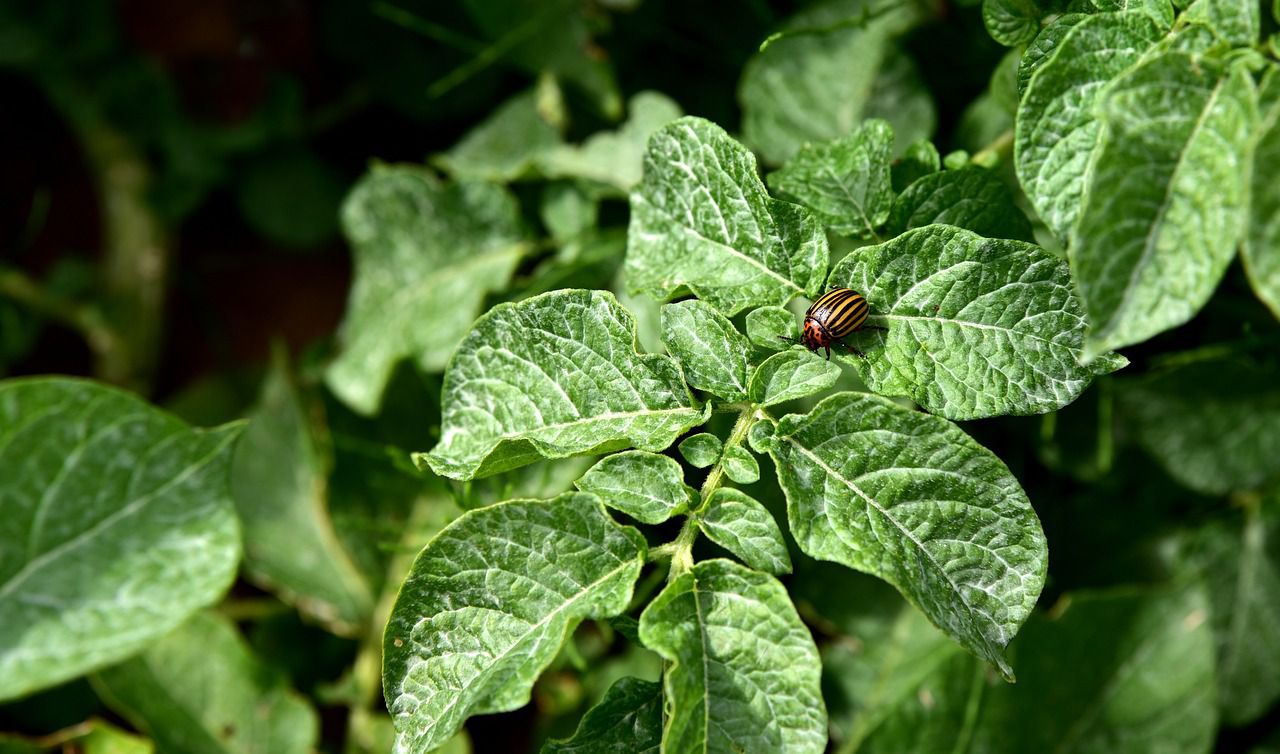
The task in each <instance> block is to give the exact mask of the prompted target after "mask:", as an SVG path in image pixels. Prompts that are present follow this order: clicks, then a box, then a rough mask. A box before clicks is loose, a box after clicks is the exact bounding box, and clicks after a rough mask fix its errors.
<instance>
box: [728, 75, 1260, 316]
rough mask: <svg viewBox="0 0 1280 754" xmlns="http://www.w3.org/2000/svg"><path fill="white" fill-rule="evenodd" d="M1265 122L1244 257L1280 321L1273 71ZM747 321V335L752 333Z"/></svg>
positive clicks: (1256, 161) (1251, 279)
mask: <svg viewBox="0 0 1280 754" xmlns="http://www.w3.org/2000/svg"><path fill="white" fill-rule="evenodd" d="M1258 100H1259V107H1260V110H1261V112H1262V121H1261V123H1260V124H1259V128H1258V130H1257V136H1256V141H1255V146H1254V150H1253V169H1252V172H1251V173H1250V191H1249V216H1248V219H1247V223H1248V226H1247V229H1246V232H1245V237H1244V246H1243V248H1242V254H1241V257H1242V258H1243V259H1244V269H1245V272H1247V273H1248V275H1249V282H1250V283H1252V284H1253V290H1254V292H1255V293H1257V294H1258V298H1260V299H1262V301H1263V303H1265V304H1266V305H1267V306H1268V307H1270V309H1271V312H1272V313H1273V314H1275V316H1276V317H1277V318H1280V181H1276V180H1275V177H1276V176H1277V175H1280V73H1277V72H1276V69H1275V68H1273V69H1272V70H1271V71H1269V72H1268V74H1267V76H1266V78H1264V79H1263V82H1262V88H1261V90H1260V92H1259V94H1258ZM750 323H751V320H750V319H748V320H747V324H748V327H747V333H748V334H750V333H751V328H750Z"/></svg>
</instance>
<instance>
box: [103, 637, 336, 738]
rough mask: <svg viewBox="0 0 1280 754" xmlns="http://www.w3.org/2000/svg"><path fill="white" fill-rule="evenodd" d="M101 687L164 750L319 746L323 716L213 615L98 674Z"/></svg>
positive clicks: (109, 700)
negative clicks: (317, 713) (319, 715)
mask: <svg viewBox="0 0 1280 754" xmlns="http://www.w3.org/2000/svg"><path fill="white" fill-rule="evenodd" d="M93 685H94V688H95V690H97V691H98V693H99V695H100V696H101V697H102V698H103V700H104V701H106V703H107V704H108V706H110V707H111V708H112V709H113V710H115V711H116V712H117V713H119V714H120V715H121V716H122V717H124V718H125V719H126V720H128V721H129V722H130V723H132V724H133V725H134V726H136V727H137V728H138V729H140V730H142V731H145V732H146V733H147V734H148V735H150V736H151V737H152V738H154V739H155V741H156V743H157V745H158V747H159V749H160V750H161V751H172V752H179V751H180V752H189V754H240V753H244V754H250V753H251V752H267V751H270V752H273V753H274V752H279V753H280V754H294V753H296V754H306V752H310V751H313V750H314V749H315V747H316V744H317V743H318V739H319V734H320V719H319V717H318V716H317V715H316V712H315V710H313V709H312V708H311V706H310V705H309V704H308V703H307V702H306V700H304V699H303V698H302V696H301V695H299V694H298V693H297V692H295V691H293V690H292V689H290V688H289V687H288V685H287V684H286V683H285V679H284V678H282V677H279V676H277V675H275V674H273V673H272V671H271V670H270V669H269V668H268V667H267V666H266V665H264V664H263V663H262V662H261V661H260V660H259V659H258V658H257V657H254V656H253V654H251V653H250V651H249V647H248V646H247V645H246V644H245V642H244V640H243V639H242V638H241V637H240V635H239V634H238V633H237V632H236V629H235V626H234V625H232V623H231V622H230V621H229V620H227V619H226V618H221V617H217V616H216V615H214V614H211V613H201V614H197V615H196V616H195V617H193V618H192V619H191V620H189V621H188V622H187V623H186V624H184V625H183V626H182V627H181V628H180V629H178V630H177V631H174V632H173V633H171V634H169V635H168V636H165V637H164V638H162V639H160V640H159V641H157V642H153V643H152V644H151V646H149V647H148V648H147V649H146V651H144V652H143V653H142V654H140V655H138V656H137V657H134V658H133V659H130V660H128V661H126V662H124V663H121V664H120V665H116V666H115V667H112V668H108V669H106V670H104V671H102V672H100V673H98V674H97V675H96V676H94V678H93Z"/></svg>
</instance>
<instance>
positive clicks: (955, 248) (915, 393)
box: [830, 225, 1118, 419]
mask: <svg viewBox="0 0 1280 754" xmlns="http://www.w3.org/2000/svg"><path fill="white" fill-rule="evenodd" d="M830 283H831V284H832V285H843V286H848V287H849V288H853V289H854V290H857V291H861V292H862V294H863V295H864V296H866V299H867V302H868V303H869V304H870V307H871V316H870V317H869V318H868V323H869V324H871V325H878V326H883V327H888V328H889V329H888V332H887V333H880V332H873V333H869V334H868V335H863V336H859V337H858V338H856V339H853V340H852V341H851V342H853V343H854V344H855V345H857V347H859V348H861V349H862V350H863V351H865V352H866V358H861V357H857V356H841V357H839V358H842V359H844V360H845V361H847V362H848V363H850V364H852V365H853V367H854V368H855V369H857V371H858V374H859V375H860V376H861V377H862V379H863V380H864V381H865V382H866V384H867V386H868V387H870V388H871V389H872V390H874V391H875V392H878V393H881V394H885V395H905V396H909V397H910V398H911V399H912V400H914V401H915V402H916V403H919V404H920V405H921V406H922V407H924V408H925V409H927V410H929V411H932V412H934V413H938V414H941V415H943V416H946V417H948V418H950V419H977V418H982V417H987V416H998V415H1001V414H1038V413H1044V412H1046V411H1052V410H1055V409H1059V408H1062V407H1063V406H1065V405H1067V404H1068V403H1071V402H1072V401H1073V400H1075V399H1076V398H1077V397H1078V396H1079V395H1080V393H1082V392H1083V391H1084V389H1085V388H1086V387H1088V385H1089V382H1090V381H1091V380H1092V379H1093V377H1094V374H1095V373H1096V370H1095V369H1090V368H1087V367H1082V366H1080V364H1079V363H1078V359H1079V357H1080V354H1081V347H1082V341H1083V339H1084V325H1085V320H1084V315H1083V313H1082V312H1081V307H1080V304H1079V302H1078V301H1077V299H1076V297H1075V293H1074V291H1073V289H1072V284H1071V277H1070V273H1069V272H1068V270H1067V265H1066V264H1065V263H1064V262H1063V261H1062V260H1060V259H1058V258H1057V257H1055V256H1053V255H1052V254H1049V253H1048V252H1046V251H1044V250H1043V249H1041V248H1039V247H1037V246H1032V245H1031V244H1027V243H1022V242H1021V241H1009V240H1003V239H988V238H982V237H980V236H978V235H976V234H974V233H971V232H969V231H967V230H962V229H960V228H954V227H951V226H947V225H927V226H925V227H923V228H917V229H916V230H911V231H908V232H906V233H904V234H903V235H901V236H898V237H897V238H895V239H893V240H892V241H889V242H887V243H883V244H881V245H879V246H871V247H867V248H864V249H859V250H858V251H855V252H854V253H852V254H850V255H849V256H847V257H845V258H844V259H843V260H841V261H840V263H839V264H837V265H836V267H835V269H834V270H832V271H831V278H830ZM1108 365H1109V366H1117V365H1118V364H1117V363H1115V362H1109V363H1108Z"/></svg>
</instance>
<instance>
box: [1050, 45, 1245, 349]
mask: <svg viewBox="0 0 1280 754" xmlns="http://www.w3.org/2000/svg"><path fill="white" fill-rule="evenodd" d="M1169 91H1177V92H1178V96H1177V97H1168V96H1167V94H1168V92H1169ZM1255 99H1256V96H1255V93H1254V87H1253V82H1252V80H1251V79H1250V77H1249V73H1248V72H1247V71H1246V70H1245V69H1244V67H1243V66H1234V67H1231V68H1226V67H1225V66H1224V65H1223V64H1222V63H1221V62H1219V61H1217V60H1215V59H1213V58H1208V57H1203V56H1199V55H1193V54H1190V53H1185V52H1179V51H1174V52H1164V53H1161V54H1159V55H1155V56H1154V57H1152V58H1151V59H1150V60H1148V61H1146V62H1145V63H1143V64H1142V65H1140V66H1138V67H1136V68H1135V69H1133V70H1132V71H1130V72H1128V73H1127V74H1125V75H1124V76H1122V77H1120V78H1119V79H1117V80H1116V81H1115V82H1113V83H1112V84H1111V85H1110V86H1109V87H1108V91H1107V95H1106V97H1105V99H1104V101H1103V103H1102V106H1101V110H1100V113H1101V121H1102V123H1103V131H1104V137H1103V141H1102V145H1101V147H1100V148H1099V149H1098V151H1097V152H1096V153H1095V154H1094V156H1093V162H1091V163H1090V164H1091V167H1090V170H1089V174H1088V175H1087V176H1086V178H1087V188H1086V191H1085V194H1084V202H1083V209H1081V211H1080V217H1079V220H1078V222H1077V224H1076V226H1075V228H1074V229H1073V230H1072V232H1071V245H1070V249H1069V253H1070V259H1071V271H1072V273H1073V275H1074V279H1075V281H1076V285H1077V287H1078V288H1079V291H1080V297H1081V299H1082V300H1083V301H1084V306H1085V310H1086V312H1087V313H1088V316H1089V323H1090V332H1089V334H1088V337H1087V339H1086V342H1085V354H1084V355H1085V358H1086V359H1088V358H1092V357H1093V356H1095V355H1097V354H1099V353H1102V352H1103V351H1106V350H1109V349H1112V348H1118V347H1120V346H1126V345H1130V344H1133V343H1141V342H1142V341H1144V340H1146V339H1148V338H1150V337H1151V336H1153V335H1156V334H1157V333H1160V332H1163V331H1165V330H1168V329H1169V328H1171V327H1176V326H1177V325H1180V324H1182V323H1183V322H1186V321H1187V320H1188V319H1190V318H1191V317H1192V316H1194V315H1195V313H1196V312H1198V311H1199V310H1200V307H1201V306H1203V305H1204V302H1205V301H1207V300H1208V299H1209V295H1210V294H1212V293H1213V289H1214V288H1215V287H1216V286H1217V284H1218V280H1219V279H1220V278H1221V277H1222V274H1223V272H1224V271H1225V270H1226V268H1227V264H1228V263H1229V262H1230V261H1231V258H1232V257H1233V256H1234V255H1235V251H1236V244H1237V243H1238V242H1239V240H1240V238H1241V235H1242V232H1243V230H1244V213H1245V202H1246V196H1245V192H1246V180H1247V174H1248V168H1247V167H1246V166H1245V164H1244V162H1243V161H1244V160H1245V159H1246V158H1247V155H1248V148H1249V140H1250V138H1251V135H1252V133H1253V129H1254V124H1255V121H1256V120H1257V110H1256V106H1255Z"/></svg>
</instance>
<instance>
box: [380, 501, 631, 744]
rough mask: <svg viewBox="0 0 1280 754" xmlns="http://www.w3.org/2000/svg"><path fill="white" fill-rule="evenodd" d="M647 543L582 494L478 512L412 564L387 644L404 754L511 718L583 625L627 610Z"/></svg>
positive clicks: (386, 666) (388, 687)
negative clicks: (477, 724) (473, 724)
mask: <svg viewBox="0 0 1280 754" xmlns="http://www.w3.org/2000/svg"><path fill="white" fill-rule="evenodd" d="M644 553H645V543H644V537H642V536H641V535H640V533H639V532H637V531H636V530H634V529H630V528H625V527H621V526H618V525H617V524H615V523H614V522H613V520H612V519H610V518H609V516H608V514H606V513H605V510H604V506H603V505H601V503H600V500H599V498H597V497H596V496H595V495H589V494H585V493H580V492H574V493H567V494H564V495H561V496H560V497H557V498H555V499H554V500H516V501H512V502H507V503H499V504H497V505H491V506H489V507H487V508H481V509H479V510H474V511H471V512H469V513H467V514H465V515H463V516H462V517H461V518H459V519H458V520H457V521H455V522H453V523H452V524H450V525H449V526H448V527H446V528H445V530H444V531H442V532H440V534H439V535H438V536H437V537H436V538H435V539H433V540H431V543H430V544H428V545H427V547H426V549H424V550H423V551H422V552H421V553H420V554H419V555H418V558H417V560H415V561H414V564H413V568H412V570H411V571H410V572H409V576H408V578H406V579H405V582H404V584H403V585H402V586H401V588H400V595H399V597H398V598H397V599H396V604H395V607H394V608H393V609H392V612H391V619H390V622H389V623H388V624H387V631H386V636H385V638H384V643H383V689H384V691H385V693H386V697H387V706H388V708H389V709H390V710H391V714H392V716H393V718H394V719H395V724H396V732H397V738H396V751H397V752H413V753H414V754H418V753H425V752H428V751H430V750H431V749H433V748H435V747H436V746H439V745H440V744H442V743H444V742H445V741H446V740H447V739H448V738H449V737H450V736H452V735H453V734H454V733H455V732H457V730H458V729H459V728H460V727H462V723H463V722H464V721H465V720H466V718H467V717H469V716H470V715H473V714H484V713H490V712H505V711H508V710H513V709H516V708H518V707H521V706H523V705H524V704H526V703H527V702H528V701H529V691H530V689H531V688H532V687H533V682H534V680H535V679H536V678H537V677H538V674H539V673H540V672H542V670H543V668H545V667H546V665H547V664H548V663H549V662H551V660H552V659H553V658H554V657H555V655H556V653H557V652H558V651H559V650H560V645H561V644H562V643H563V642H564V640H565V638H566V637H567V636H568V635H569V634H570V633H571V632H572V631H573V629H574V627H575V626H577V624H578V623H579V622H580V621H581V620H582V619H584V618H607V617H610V616H613V615H618V614H620V613H621V612H622V611H623V610H625V609H626V607H627V603H628V602H629V601H630V600H631V590H632V587H633V585H634V584H635V580H636V577H637V576H639V575H640V567H641V566H642V565H643V564H644Z"/></svg>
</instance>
